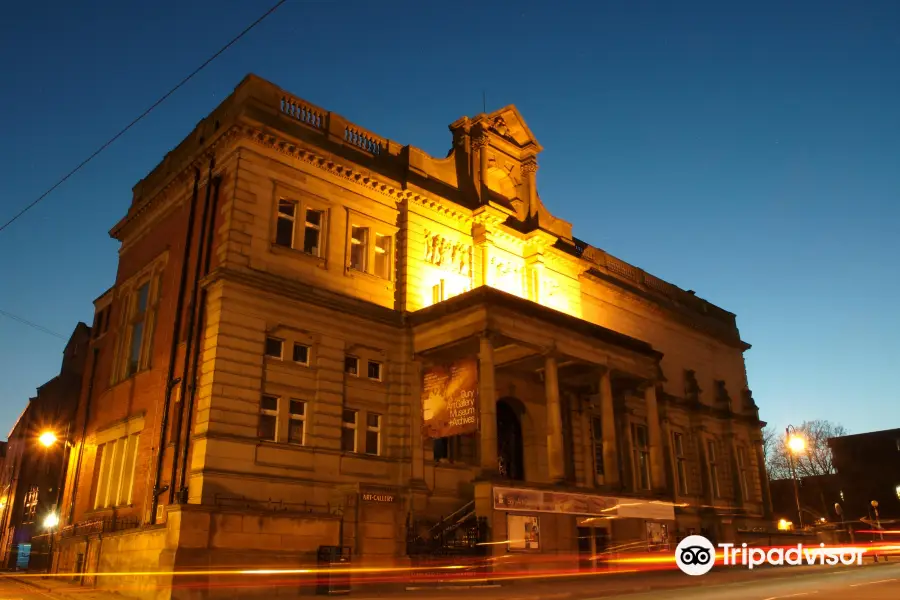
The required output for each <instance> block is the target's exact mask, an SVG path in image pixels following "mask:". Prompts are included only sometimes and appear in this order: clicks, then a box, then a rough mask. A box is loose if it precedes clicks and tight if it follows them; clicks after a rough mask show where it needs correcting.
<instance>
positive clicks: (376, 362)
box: [366, 360, 384, 381]
mask: <svg viewBox="0 0 900 600" xmlns="http://www.w3.org/2000/svg"><path fill="white" fill-rule="evenodd" d="M372 365H378V377H372V376H371V375H370V374H369V367H371V366H372ZM366 379H368V380H369V381H384V363H383V362H381V361H379V360H366Z"/></svg>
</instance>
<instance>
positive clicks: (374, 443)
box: [366, 431, 380, 456]
mask: <svg viewBox="0 0 900 600" xmlns="http://www.w3.org/2000/svg"><path fill="white" fill-rule="evenodd" d="M379 435H380V434H379V433H378V432H377V431H367V432H366V454H374V455H376V456H377V455H378V454H379V452H378V450H379V448H378V437H379Z"/></svg>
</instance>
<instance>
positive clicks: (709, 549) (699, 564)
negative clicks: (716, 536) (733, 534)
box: [675, 535, 716, 575]
mask: <svg viewBox="0 0 900 600" xmlns="http://www.w3.org/2000/svg"><path fill="white" fill-rule="evenodd" d="M715 562H716V549H715V548H714V547H713V545H712V542H710V541H709V540H708V539H706V538H705V537H703V536H702V535H689V536H687V537H686V538H684V539H683V540H681V541H680V542H679V543H678V547H676V548H675V564H677V565H678V568H679V569H681V570H682V571H683V572H685V573H687V574H688V575H706V574H707V573H709V570H710V569H712V568H713V565H714V564H715Z"/></svg>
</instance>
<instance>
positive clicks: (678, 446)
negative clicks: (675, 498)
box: [672, 432, 688, 496]
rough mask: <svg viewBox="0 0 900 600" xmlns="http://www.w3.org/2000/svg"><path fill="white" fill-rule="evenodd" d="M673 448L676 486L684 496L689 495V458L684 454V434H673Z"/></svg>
mask: <svg viewBox="0 0 900 600" xmlns="http://www.w3.org/2000/svg"><path fill="white" fill-rule="evenodd" d="M672 447H673V450H674V454H675V479H676V481H675V485H676V486H677V489H678V493H679V494H680V495H682V496H686V495H687V494H688V485H687V483H688V482H687V456H686V455H685V453H684V434H683V433H679V432H674V433H672Z"/></svg>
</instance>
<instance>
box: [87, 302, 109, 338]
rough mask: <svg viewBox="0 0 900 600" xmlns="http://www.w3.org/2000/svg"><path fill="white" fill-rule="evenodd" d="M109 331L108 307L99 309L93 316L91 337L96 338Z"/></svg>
mask: <svg viewBox="0 0 900 600" xmlns="http://www.w3.org/2000/svg"><path fill="white" fill-rule="evenodd" d="M107 329H109V307H108V306H107V307H104V308H101V309H100V310H98V311H97V313H96V314H95V315H94V326H93V327H92V328H91V336H92V337H94V338H98V337H100V336H101V335H103V334H104V333H106V331H107Z"/></svg>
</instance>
